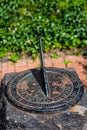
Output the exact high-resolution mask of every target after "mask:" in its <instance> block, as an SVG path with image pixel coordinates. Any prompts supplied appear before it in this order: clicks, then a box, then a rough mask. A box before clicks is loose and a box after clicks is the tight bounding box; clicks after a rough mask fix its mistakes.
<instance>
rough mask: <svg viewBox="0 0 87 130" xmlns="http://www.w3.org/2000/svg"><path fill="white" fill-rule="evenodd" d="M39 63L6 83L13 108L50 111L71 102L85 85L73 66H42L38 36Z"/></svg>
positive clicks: (27, 110)
mask: <svg viewBox="0 0 87 130" xmlns="http://www.w3.org/2000/svg"><path fill="white" fill-rule="evenodd" d="M40 57H41V58H40V59H41V67H40V68H35V69H30V70H26V71H23V72H21V73H17V74H16V75H14V76H13V77H12V79H11V80H10V81H9V82H8V83H7V85H6V88H5V96H6V98H7V100H8V101H9V102H10V103H11V104H12V105H13V106H14V107H16V108H18V109H20V110H22V111H26V112H34V113H53V112H60V111H63V110H66V109H68V108H70V107H72V106H74V105H75V104H76V103H77V102H78V101H79V100H80V99H81V97H82V95H83V92H84V87H83V84H82V82H81V81H80V79H79V77H78V75H77V73H76V71H75V70H74V69H73V68H61V69H60V68H52V67H45V64H44V54H43V47H42V40H41V38H40Z"/></svg>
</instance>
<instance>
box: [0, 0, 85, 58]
mask: <svg viewBox="0 0 87 130" xmlns="http://www.w3.org/2000/svg"><path fill="white" fill-rule="evenodd" d="M0 5H1V6H0V48H1V49H0V50H1V52H0V57H3V56H5V55H6V53H8V52H12V53H20V54H21V52H24V53H28V54H30V55H32V56H34V57H35V55H37V54H38V50H39V45H38V43H39V40H38V38H39V36H42V39H43V43H44V45H43V47H44V51H45V52H48V51H50V49H55V48H59V49H63V48H65V49H72V48H85V47H87V0H75V1H73V0H54V1H53V0H50V1H49V0H39V1H38V0H29V1H28V0H18V1H17V0H14V1H13V0H0ZM18 57H19V56H18Z"/></svg>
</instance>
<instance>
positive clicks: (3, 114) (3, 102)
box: [0, 75, 87, 130]
mask: <svg viewBox="0 0 87 130" xmlns="http://www.w3.org/2000/svg"><path fill="white" fill-rule="evenodd" d="M7 76H8V77H9V78H11V77H10V76H11V75H7ZM9 78H7V79H6V76H5V80H4V83H5V84H6V83H7V82H8V81H9ZM78 106H80V107H81V108H84V112H83V109H82V110H80V112H79V111H78V110H77V111H75V112H73V111H70V110H67V111H64V112H62V113H54V114H31V113H28V112H24V111H21V110H19V109H17V108H16V107H14V106H12V105H11V104H10V103H9V102H8V101H7V99H6V98H5V97H4V95H2V97H1V98H0V130H87V92H85V93H84V96H83V98H82V99H81V101H80V102H79V104H78ZM81 111H82V114H81Z"/></svg>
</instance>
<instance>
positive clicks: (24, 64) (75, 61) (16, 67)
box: [0, 56, 87, 88]
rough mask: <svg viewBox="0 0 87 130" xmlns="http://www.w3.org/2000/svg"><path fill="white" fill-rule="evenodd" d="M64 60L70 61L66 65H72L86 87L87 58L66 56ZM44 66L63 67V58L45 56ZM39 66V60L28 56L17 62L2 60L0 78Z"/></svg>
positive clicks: (0, 62)
mask: <svg viewBox="0 0 87 130" xmlns="http://www.w3.org/2000/svg"><path fill="white" fill-rule="evenodd" d="M65 60H69V61H71V63H69V64H68V67H74V68H75V70H76V71H77V73H78V75H79V78H80V79H81V81H82V82H83V83H84V85H85V87H86V88H87V59H85V58H83V57H82V56H79V57H77V56H66V58H65ZM45 66H46V67H56V68H64V67H66V66H65V65H64V59H63V58H62V57H60V58H58V59H53V58H50V57H48V58H45ZM36 67H37V68H38V67H40V60H39V59H37V60H36V61H35V62H34V61H32V60H31V59H30V58H27V59H21V60H19V61H18V62H17V63H15V64H12V63H11V62H10V61H7V62H3V61H0V79H2V78H3V76H4V74H6V73H10V72H20V71H24V70H27V69H32V68H36Z"/></svg>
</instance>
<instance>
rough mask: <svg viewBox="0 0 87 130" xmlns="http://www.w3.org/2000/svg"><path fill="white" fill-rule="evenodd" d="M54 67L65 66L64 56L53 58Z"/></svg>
mask: <svg viewBox="0 0 87 130" xmlns="http://www.w3.org/2000/svg"><path fill="white" fill-rule="evenodd" d="M52 67H57V68H65V65H64V62H63V58H58V59H52Z"/></svg>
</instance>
